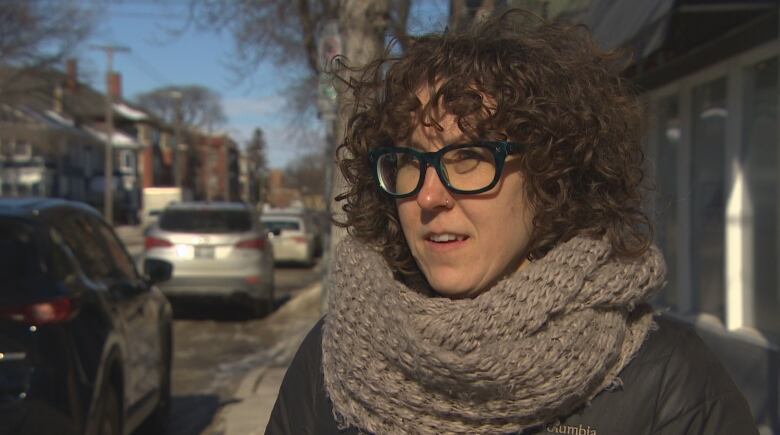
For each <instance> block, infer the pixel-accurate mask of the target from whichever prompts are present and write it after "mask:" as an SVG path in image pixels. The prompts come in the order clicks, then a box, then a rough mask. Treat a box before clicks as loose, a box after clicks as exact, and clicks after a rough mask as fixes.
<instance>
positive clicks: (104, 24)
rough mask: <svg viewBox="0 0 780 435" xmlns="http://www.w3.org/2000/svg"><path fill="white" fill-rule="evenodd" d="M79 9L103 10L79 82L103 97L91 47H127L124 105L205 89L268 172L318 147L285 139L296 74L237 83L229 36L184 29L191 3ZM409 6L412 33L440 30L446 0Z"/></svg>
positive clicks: (130, 2)
mask: <svg viewBox="0 0 780 435" xmlns="http://www.w3.org/2000/svg"><path fill="white" fill-rule="evenodd" d="M366 1H370V0H366ZM82 3H83V4H85V5H90V6H94V7H95V8H97V9H99V10H101V11H102V15H100V17H101V20H100V24H99V25H98V28H97V29H96V32H95V34H94V35H93V36H92V37H91V38H90V39H89V41H87V43H86V44H84V46H83V47H82V48H81V49H80V50H79V51H78V53H77V58H78V60H79V75H80V78H82V79H83V80H86V81H87V82H88V83H90V84H91V85H92V86H94V87H95V88H96V89H99V90H101V91H104V90H105V85H104V83H105V81H104V80H103V77H105V72H106V67H107V60H106V54H105V53H104V52H102V51H99V50H96V49H93V48H91V47H92V46H93V45H107V44H111V45H119V46H124V47H127V48H129V49H130V51H129V52H118V53H116V54H115V55H114V59H113V70H114V71H116V72H118V73H120V74H121V75H122V95H123V97H124V98H125V99H126V100H128V101H133V98H134V97H135V96H136V95H138V94H139V93H142V92H146V91H150V90H153V89H155V88H159V87H163V86H168V85H202V86H206V87H208V88H210V89H212V90H214V91H216V92H217V93H218V94H220V95H221V97H222V105H223V109H224V111H225V114H226V116H227V118H228V121H227V124H226V126H225V127H224V129H223V130H225V131H226V132H227V133H229V134H230V135H231V137H233V138H234V139H235V140H236V141H237V142H239V144H241V145H242V146H243V144H244V143H245V142H246V140H247V139H249V137H251V134H252V131H253V130H254V129H255V128H258V127H259V128H261V129H262V130H263V132H264V134H265V137H266V142H267V144H268V160H269V166H270V167H272V168H274V167H284V166H285V165H286V164H288V163H289V162H290V161H291V160H293V159H295V157H296V156H300V155H302V154H304V153H306V152H307V150H310V149H311V148H312V146H316V144H312V143H303V142H305V139H303V138H301V137H300V135H290V134H289V130H290V128H289V126H290V120H291V117H294V116H297V114H294V113H289V112H286V111H285V96H284V90H285V88H286V87H287V86H288V85H289V84H290V80H292V79H294V77H295V75H296V72H295V71H290V70H281V69H279V68H276V67H275V66H274V65H272V64H270V62H269V63H268V64H261V65H259V66H258V68H257V70H256V71H255V72H254V74H252V75H251V76H250V77H243V80H240V81H237V80H236V77H235V74H234V73H233V71H231V69H230V56H231V55H234V51H233V40H232V36H231V35H230V34H229V33H227V32H221V33H215V32H204V31H201V30H198V29H194V28H192V26H190V27H189V28H188V27H187V23H186V15H187V10H188V0H166V1H152V0H122V1H118V0H82ZM414 4H415V7H414V8H413V10H412V14H411V15H412V19H411V24H410V31H411V32H420V31H427V30H434V29H441V27H442V26H443V20H444V17H445V16H446V7H447V1H446V0H418V1H417V2H415V3H414ZM311 122H312V124H313V127H314V128H315V130H317V129H318V127H320V130H322V128H321V126H319V122H318V121H317V120H316V119H312V120H311ZM309 140H310V141H311V140H312V139H309ZM317 140H318V139H313V141H314V142H316V141H317ZM319 140H321V139H319Z"/></svg>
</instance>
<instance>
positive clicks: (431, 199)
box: [417, 167, 455, 210]
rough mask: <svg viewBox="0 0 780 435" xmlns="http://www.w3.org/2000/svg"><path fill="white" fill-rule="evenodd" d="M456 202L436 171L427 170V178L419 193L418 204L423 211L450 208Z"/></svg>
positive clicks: (432, 169) (429, 168)
mask: <svg viewBox="0 0 780 435" xmlns="http://www.w3.org/2000/svg"><path fill="white" fill-rule="evenodd" d="M454 203H455V200H454V199H453V198H452V195H450V191H449V190H447V187H446V186H445V185H444V184H443V183H442V182H441V180H440V179H439V174H437V173H436V169H434V168H431V167H428V168H426V169H425V178H424V179H423V185H422V187H421V188H420V191H419V192H418V193H417V204H419V205H420V208H422V209H423V210H434V209H436V208H439V207H444V208H450V207H451V206H452V204H454Z"/></svg>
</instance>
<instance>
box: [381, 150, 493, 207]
mask: <svg viewBox="0 0 780 435" xmlns="http://www.w3.org/2000/svg"><path fill="white" fill-rule="evenodd" d="M420 165H422V162H421V161H420V159H419V158H418V157H417V156H415V155H412V154H407V153H403V152H389V153H386V154H383V155H382V156H381V157H380V158H379V159H378V160H377V172H378V174H379V180H380V184H381V186H382V188H383V189H385V190H386V191H387V192H388V193H391V194H393V195H404V194H407V193H410V192H412V191H413V190H414V189H415V188H416V187H417V184H418V183H419V182H420ZM440 165H441V169H442V175H443V176H444V177H445V178H446V180H441V181H442V183H444V184H449V185H450V186H451V187H453V188H455V189H457V190H461V191H465V192H468V191H476V190H479V189H483V188H485V187H487V186H488V185H490V183H492V182H493V179H494V178H495V175H496V160H495V156H494V154H493V152H492V151H491V150H490V149H488V148H485V147H479V146H473V147H464V148H455V149H452V150H449V151H447V152H445V153H444V154H442V155H441V161H440Z"/></svg>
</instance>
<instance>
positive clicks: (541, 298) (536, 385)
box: [322, 237, 665, 434]
mask: <svg viewBox="0 0 780 435" xmlns="http://www.w3.org/2000/svg"><path fill="white" fill-rule="evenodd" d="M664 276H665V266H664V261H663V258H662V256H661V254H660V253H659V252H658V249H657V248H655V247H652V248H651V249H650V250H648V251H647V252H646V254H645V255H644V256H642V257H639V258H637V259H635V260H622V259H617V258H615V256H613V255H612V250H611V248H610V245H609V243H607V242H605V241H603V240H594V239H589V238H585V237H575V238H574V239H571V240H569V241H568V242H565V243H562V244H560V245H558V246H557V247H555V248H554V249H552V250H551V251H550V252H549V253H547V255H546V256H544V258H541V259H539V260H535V261H532V262H530V263H528V264H527V265H526V266H525V267H523V268H522V269H521V270H520V271H518V272H516V273H514V274H513V275H511V276H509V277H507V278H504V279H502V280H501V281H499V282H498V283H497V284H495V285H494V286H493V287H492V288H491V289H489V290H488V291H485V292H483V293H482V294H480V295H479V296H477V297H476V298H473V299H463V300H452V299H448V298H444V297H436V296H434V295H431V294H427V293H426V292H424V291H420V290H417V289H414V288H412V287H409V286H407V285H405V284H404V283H402V282H401V281H399V280H398V279H397V278H396V277H395V276H394V274H393V272H392V271H391V270H390V268H389V267H388V265H387V263H386V262H385V261H384V259H383V258H382V256H381V255H380V254H379V253H377V252H376V251H375V250H373V249H371V248H369V247H367V246H366V245H363V244H361V243H359V242H357V241H355V240H354V239H352V238H347V239H345V240H344V241H343V242H342V243H340V244H339V246H338V247H337V248H336V249H335V253H334V258H333V262H332V265H331V272H330V275H329V281H328V282H329V285H328V291H329V294H328V307H329V312H328V315H327V317H326V319H325V325H324V331H323V339H322V359H323V362H322V365H323V367H322V368H323V372H324V379H325V388H326V390H327V393H328V395H329V397H330V399H331V400H332V402H333V410H334V416H335V418H336V420H337V422H338V423H339V426H340V427H341V428H345V427H348V426H352V427H356V428H358V429H360V430H361V431H364V432H370V433H374V434H400V433H409V434H441V433H452V434H473V433H518V432H520V431H522V430H524V429H526V428H530V427H535V426H538V425H541V424H544V423H548V422H552V421H555V420H557V419H559V418H562V417H565V416H566V415H568V414H570V413H571V412H573V411H574V410H576V409H577V408H579V407H581V406H582V405H584V404H586V403H588V401H590V400H591V399H592V398H593V397H594V396H596V394H598V393H599V392H601V391H603V390H604V389H606V388H608V387H613V386H618V385H620V379H619V378H618V377H617V376H618V374H619V373H620V371H621V369H623V367H625V366H626V364H627V363H628V362H629V361H630V359H631V358H632V356H633V355H634V354H635V353H636V351H637V350H638V349H639V347H640V346H641V344H642V342H643V340H644V338H645V336H646V335H647V332H648V330H649V329H650V327H651V326H652V324H653V320H652V312H651V310H650V309H649V308H648V306H647V305H646V301H647V300H648V299H649V298H650V297H651V296H652V295H653V293H654V292H655V291H656V290H658V289H659V288H660V287H661V286H662V285H663V281H664Z"/></svg>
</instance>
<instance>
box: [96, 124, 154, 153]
mask: <svg viewBox="0 0 780 435" xmlns="http://www.w3.org/2000/svg"><path fill="white" fill-rule="evenodd" d="M84 130H86V131H87V132H89V134H91V135H92V136H94V137H95V138H97V139H98V140H100V141H101V142H103V143H105V142H107V139H108V133H107V132H104V131H101V129H100V128H99V127H87V126H85V127H84ZM112 139H113V140H112V141H111V145H113V146H114V147H116V148H140V147H141V144H140V143H139V142H138V141H137V140H135V138H133V137H132V136H129V135H127V134H125V133H123V132H122V131H121V130H118V129H115V130H114V134H113V135H112Z"/></svg>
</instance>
